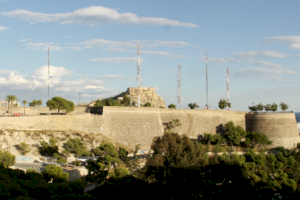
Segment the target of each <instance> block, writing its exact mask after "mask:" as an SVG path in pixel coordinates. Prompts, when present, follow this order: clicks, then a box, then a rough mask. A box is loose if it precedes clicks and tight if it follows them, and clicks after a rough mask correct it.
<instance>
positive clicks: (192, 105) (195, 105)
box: [188, 103, 199, 109]
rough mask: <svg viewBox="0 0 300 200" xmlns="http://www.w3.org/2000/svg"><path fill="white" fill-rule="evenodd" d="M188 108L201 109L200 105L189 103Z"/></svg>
mask: <svg viewBox="0 0 300 200" xmlns="http://www.w3.org/2000/svg"><path fill="white" fill-rule="evenodd" d="M188 107H190V109H195V108H199V105H197V103H189V104H188Z"/></svg>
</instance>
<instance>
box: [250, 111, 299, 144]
mask: <svg viewBox="0 0 300 200" xmlns="http://www.w3.org/2000/svg"><path fill="white" fill-rule="evenodd" d="M246 125H247V126H246V130H247V131H256V132H261V133H264V134H266V135H267V136H268V137H269V139H270V140H272V141H273V144H272V145H271V147H277V146H283V147H286V148H291V147H296V145H297V143H298V142H300V139H299V132H298V129H297V122H296V117H295V114H294V113H258V114H247V115H246Z"/></svg>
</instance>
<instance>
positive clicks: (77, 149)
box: [63, 138, 87, 157]
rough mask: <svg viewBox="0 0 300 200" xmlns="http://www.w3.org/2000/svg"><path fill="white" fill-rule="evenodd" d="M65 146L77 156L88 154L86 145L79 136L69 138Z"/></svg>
mask: <svg viewBox="0 0 300 200" xmlns="http://www.w3.org/2000/svg"><path fill="white" fill-rule="evenodd" d="M63 148H64V149H65V150H66V151H67V152H70V153H73V154H74V155H75V156H77V157H80V156H82V155H85V154H87V152H86V151H87V150H86V146H85V145H84V144H83V142H81V140H80V139H79V138H73V139H69V140H68V141H67V142H66V143H64V144H63Z"/></svg>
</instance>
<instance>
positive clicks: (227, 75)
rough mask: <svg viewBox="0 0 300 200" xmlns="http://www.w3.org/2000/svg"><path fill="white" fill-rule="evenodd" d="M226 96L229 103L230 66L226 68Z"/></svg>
mask: <svg viewBox="0 0 300 200" xmlns="http://www.w3.org/2000/svg"><path fill="white" fill-rule="evenodd" d="M226 98H227V103H229V68H228V67H227V68H226ZM227 110H229V107H228V106H227Z"/></svg>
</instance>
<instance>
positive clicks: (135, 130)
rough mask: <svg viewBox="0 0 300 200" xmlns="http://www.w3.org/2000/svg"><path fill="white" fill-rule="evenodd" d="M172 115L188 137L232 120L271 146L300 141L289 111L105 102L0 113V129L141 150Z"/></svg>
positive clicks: (215, 131) (148, 147)
mask: <svg viewBox="0 0 300 200" xmlns="http://www.w3.org/2000/svg"><path fill="white" fill-rule="evenodd" d="M81 109H84V108H81ZM78 112H79V111H78ZM245 115H246V117H245ZM173 119H179V120H180V123H181V127H180V128H175V129H174V130H173V132H178V133H179V134H187V135H188V136H189V137H192V138H197V137H198V136H199V135H203V134H204V133H212V134H216V133H217V132H218V128H219V127H221V126H222V125H223V124H226V123H227V122H229V121H233V122H234V123H235V125H240V126H242V127H243V128H245V129H246V130H247V131H250V130H252V131H258V132H262V133H265V134H267V135H268V137H269V138H270V139H271V140H273V141H274V143H273V146H285V147H288V148H290V147H293V146H294V144H295V143H297V142H300V141H299V133H298V130H297V126H296V120H295V114H293V113H280V114H277V113H275V114H273V113H270V114H246V112H237V111H228V110H200V109H195V110H192V109H189V110H184V109H182V110H179V109H165V108H155V107H150V108H146V107H140V108H136V107H109V106H107V107H103V114H102V115H92V114H76V113H75V114H68V115H41V116H21V117H0V129H2V130H7V129H10V130H55V131H57V130H60V131H79V132H85V133H94V134H102V135H104V136H106V137H108V138H110V139H112V140H114V141H116V142H118V143H120V144H122V145H125V146H128V147H131V148H133V147H134V146H135V145H137V144H141V150H145V151H147V150H149V149H150V146H151V144H152V141H153V138H154V137H155V136H161V135H163V131H164V130H163V129H164V126H163V123H169V122H172V121H173ZM246 122H247V123H246ZM246 125H247V126H246Z"/></svg>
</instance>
